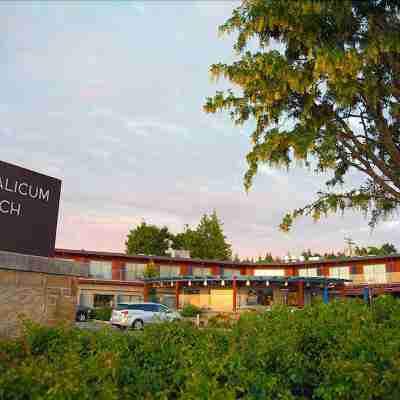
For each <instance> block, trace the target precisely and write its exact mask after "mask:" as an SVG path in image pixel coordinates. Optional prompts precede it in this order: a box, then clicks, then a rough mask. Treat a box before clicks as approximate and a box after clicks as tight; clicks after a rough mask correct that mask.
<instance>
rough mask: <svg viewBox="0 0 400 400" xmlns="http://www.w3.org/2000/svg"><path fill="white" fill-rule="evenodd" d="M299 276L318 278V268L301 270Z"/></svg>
mask: <svg viewBox="0 0 400 400" xmlns="http://www.w3.org/2000/svg"><path fill="white" fill-rule="evenodd" d="M299 276H305V277H308V278H311V277H314V276H318V269H317V268H299Z"/></svg>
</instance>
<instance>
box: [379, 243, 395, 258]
mask: <svg viewBox="0 0 400 400" xmlns="http://www.w3.org/2000/svg"><path fill="white" fill-rule="evenodd" d="M381 252H382V253H383V254H384V255H389V254H394V253H397V249H396V246H395V245H394V244H392V243H385V244H383V245H382V247H381Z"/></svg>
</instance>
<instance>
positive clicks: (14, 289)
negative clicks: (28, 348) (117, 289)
mask: <svg viewBox="0 0 400 400" xmlns="http://www.w3.org/2000/svg"><path fill="white" fill-rule="evenodd" d="M79 276H87V267H86V266H85V265H84V264H79V263H76V262H71V261H64V260H56V259H50V258H45V257H37V256H26V255H22V254H15V253H9V252H1V251H0V337H12V336H17V335H18V334H19V333H20V330H21V319H23V318H28V319H30V320H32V321H35V322H39V323H42V324H46V325H54V324H56V323H57V322H59V321H66V322H67V323H72V322H73V321H74V320H75V306H76V300H77V277H79Z"/></svg>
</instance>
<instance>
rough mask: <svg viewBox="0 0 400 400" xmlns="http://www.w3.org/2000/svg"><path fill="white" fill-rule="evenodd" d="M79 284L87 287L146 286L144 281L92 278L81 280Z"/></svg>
mask: <svg viewBox="0 0 400 400" xmlns="http://www.w3.org/2000/svg"><path fill="white" fill-rule="evenodd" d="M78 282H79V283H80V284H87V285H112V286H144V282H143V281H119V280H112V279H107V280H102V279H92V278H79V279H78Z"/></svg>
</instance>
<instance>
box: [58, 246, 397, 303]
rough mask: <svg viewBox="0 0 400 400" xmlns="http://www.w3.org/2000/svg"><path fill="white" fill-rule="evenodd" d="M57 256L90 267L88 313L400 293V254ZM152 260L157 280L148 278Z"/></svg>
mask: <svg viewBox="0 0 400 400" xmlns="http://www.w3.org/2000/svg"><path fill="white" fill-rule="evenodd" d="M55 257H56V258H61V259H66V260H73V261H76V262H80V263H84V265H87V270H88V277H87V278H86V277H85V278H79V279H78V294H77V297H78V298H77V301H78V303H79V304H82V305H87V306H90V307H103V306H114V305H116V304H118V303H133V302H142V301H158V302H161V303H164V304H166V305H168V306H169V307H171V308H182V307H183V306H184V305H186V304H193V305H196V306H198V307H201V308H203V309H206V310H211V311H238V310H240V309H245V308H246V307H251V306H254V305H256V304H260V305H271V304H287V305H291V306H297V307H302V306H304V305H305V304H309V303H312V302H313V299H316V298H322V299H323V300H324V301H329V299H332V298H337V297H351V296H364V297H365V296H375V295H379V294H382V293H392V294H394V295H397V294H399V295H400V254H393V255H390V256H384V257H382V256H379V257H378V256H369V257H353V258H344V259H333V260H323V259H319V260H315V261H305V262H285V263H271V264H255V263H246V262H233V261H216V260H199V259H191V258H176V257H158V256H144V255H126V254H123V253H109V252H97V251H85V250H68V249H56V251H55ZM150 262H153V263H154V264H155V265H156V267H157V270H158V273H159V277H157V278H152V279H145V278H144V271H145V268H146V266H147V265H148V264H149V263H150Z"/></svg>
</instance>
